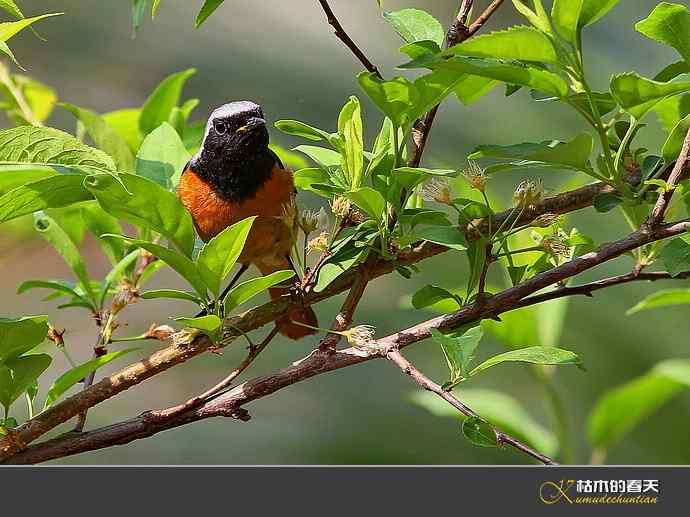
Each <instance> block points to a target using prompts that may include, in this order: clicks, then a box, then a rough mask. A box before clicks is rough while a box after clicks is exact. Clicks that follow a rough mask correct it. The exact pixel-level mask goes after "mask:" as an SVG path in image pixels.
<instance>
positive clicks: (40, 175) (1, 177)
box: [0, 165, 58, 196]
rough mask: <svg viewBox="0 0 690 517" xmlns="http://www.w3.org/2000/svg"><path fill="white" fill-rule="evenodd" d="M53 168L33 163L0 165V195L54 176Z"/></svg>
mask: <svg viewBox="0 0 690 517" xmlns="http://www.w3.org/2000/svg"><path fill="white" fill-rule="evenodd" d="M56 174H58V173H56V172H55V169H52V168H50V167H42V166H35V165H0V196H2V195H5V194H7V193H8V192H9V191H10V190H14V189H16V188H17V187H21V186H23V185H26V184H27V183H33V182H34V181H38V180H42V179H44V178H48V177H50V176H55V175H56Z"/></svg>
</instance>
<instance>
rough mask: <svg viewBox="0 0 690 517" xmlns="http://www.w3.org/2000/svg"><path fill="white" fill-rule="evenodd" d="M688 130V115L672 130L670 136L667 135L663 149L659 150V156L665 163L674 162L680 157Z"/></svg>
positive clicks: (689, 119)
mask: <svg viewBox="0 0 690 517" xmlns="http://www.w3.org/2000/svg"><path fill="white" fill-rule="evenodd" d="M688 129H690V115H687V116H686V117H685V118H683V119H681V120H680V121H679V122H678V124H676V126H675V127H674V128H673V130H672V131H671V134H670V135H668V138H667V139H666V142H665V143H664V147H663V148H662V150H661V155H662V157H663V158H664V161H665V162H666V163H672V162H674V161H675V160H676V159H677V158H678V156H679V155H680V152H681V150H682V148H683V142H684V141H685V136H686V135H687V134H688Z"/></svg>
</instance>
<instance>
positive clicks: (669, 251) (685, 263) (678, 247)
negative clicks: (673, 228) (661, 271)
mask: <svg viewBox="0 0 690 517" xmlns="http://www.w3.org/2000/svg"><path fill="white" fill-rule="evenodd" d="M686 239H687V238H684V237H675V238H673V239H671V240H670V241H669V242H668V243H667V244H666V245H665V246H664V247H663V248H661V259H662V260H663V261H664V266H665V267H666V270H667V271H668V272H669V273H670V274H671V276H677V275H679V274H681V273H684V272H686V271H690V243H688V241H687V240H686Z"/></svg>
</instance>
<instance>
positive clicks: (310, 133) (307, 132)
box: [274, 120, 331, 142]
mask: <svg viewBox="0 0 690 517" xmlns="http://www.w3.org/2000/svg"><path fill="white" fill-rule="evenodd" d="M274 126H275V127H276V128H277V129H278V130H280V131H282V132H283V133H285V134H287V135H292V136H298V137H300V138H305V139H306V140H313V141H315V142H317V141H319V140H326V141H329V140H330V138H331V134H330V133H328V132H326V131H323V130H321V129H318V128H316V127H313V126H310V125H308V124H305V123H304V122H300V121H299V120H278V121H276V122H275V124H274Z"/></svg>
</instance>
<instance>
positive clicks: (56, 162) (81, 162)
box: [0, 126, 115, 173]
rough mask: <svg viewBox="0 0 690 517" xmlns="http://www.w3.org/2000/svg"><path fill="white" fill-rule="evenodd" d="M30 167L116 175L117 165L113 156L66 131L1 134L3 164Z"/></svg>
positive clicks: (36, 129) (22, 129) (32, 129)
mask: <svg viewBox="0 0 690 517" xmlns="http://www.w3.org/2000/svg"><path fill="white" fill-rule="evenodd" d="M27 163H31V164H35V165H44V166H49V167H52V166H64V167H74V168H77V169H79V168H86V169H89V170H91V171H92V172H93V171H94V170H95V171H96V172H108V173H114V172H115V162H113V159H112V158H111V157H110V156H108V155H107V154H105V153H104V152H103V151H99V150H98V149H94V148H93V147H89V146H88V145H84V144H82V143H81V142H79V140H77V139H76V138H74V137H73V136H72V135H70V134H68V133H65V132H63V131H59V130H57V129H53V128H48V127H33V126H20V127H15V128H12V129H4V130H2V131H0V164H4V165H17V164H27Z"/></svg>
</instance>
